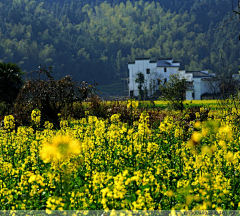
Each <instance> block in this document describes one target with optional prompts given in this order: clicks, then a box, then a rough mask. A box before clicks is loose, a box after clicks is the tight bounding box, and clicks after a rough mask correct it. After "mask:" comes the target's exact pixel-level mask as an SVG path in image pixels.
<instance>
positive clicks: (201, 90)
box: [128, 58, 219, 100]
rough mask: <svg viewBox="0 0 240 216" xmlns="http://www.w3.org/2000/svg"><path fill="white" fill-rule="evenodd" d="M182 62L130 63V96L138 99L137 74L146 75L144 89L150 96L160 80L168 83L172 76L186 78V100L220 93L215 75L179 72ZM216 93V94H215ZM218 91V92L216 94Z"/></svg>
mask: <svg viewBox="0 0 240 216" xmlns="http://www.w3.org/2000/svg"><path fill="white" fill-rule="evenodd" d="M179 68H180V62H178V61H174V60H173V59H159V60H158V61H151V60H150V59H149V58H138V59H135V61H134V62H128V69H129V84H128V87H129V88H128V89H129V96H131V97H132V96H133V97H137V96H138V94H139V90H138V83H136V81H135V80H136V79H137V77H138V76H137V74H138V73H142V74H143V75H144V84H143V88H146V89H147V90H148V96H151V95H153V94H154V93H155V92H156V91H157V90H158V88H159V85H160V80H159V79H161V80H163V81H164V82H168V80H169V76H170V75H171V74H176V75H179V76H180V78H185V79H186V80H187V81H188V83H189V85H188V88H187V90H186V92H185V95H186V100H194V99H195V100H201V99H202V96H203V95H204V94H206V93H207V94H209V93H210V94H213V93H217V92H219V89H217V81H218V80H217V79H216V78H214V76H215V74H209V73H208V71H184V70H179ZM214 91H215V92H214ZM216 91H217V92H216Z"/></svg>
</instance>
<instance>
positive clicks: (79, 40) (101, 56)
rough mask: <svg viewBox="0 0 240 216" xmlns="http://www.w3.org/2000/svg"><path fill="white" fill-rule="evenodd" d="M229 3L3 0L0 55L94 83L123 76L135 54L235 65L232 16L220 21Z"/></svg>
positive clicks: (211, 66) (187, 63)
mask: <svg viewBox="0 0 240 216" xmlns="http://www.w3.org/2000/svg"><path fill="white" fill-rule="evenodd" d="M234 4H235V5H234V6H237V3H236V0H234ZM231 10H232V1H230V0H208V1H202V0H196V1H192V0H158V1H149V2H146V1H143V0H140V1H135V0H131V1H130V0H123V1H120V0H108V1H103V0H94V1H93V0H45V1H43V0H36V1H31V0H12V1H10V0H1V2H0V61H4V62H14V63H17V64H19V66H20V67H21V68H22V69H23V70H26V71H27V72H29V71H31V70H37V68H38V66H39V64H42V65H43V64H45V65H46V66H53V71H54V72H55V76H56V77H59V78H60V77H62V76H64V75H67V74H70V75H72V76H73V77H75V78H76V79H78V80H86V81H89V82H92V83H93V82H94V80H95V81H96V82H98V83H99V84H108V83H113V82H117V81H119V80H120V79H121V78H125V77H126V76H127V62H128V61H131V60H134V58H136V57H150V58H152V59H157V58H169V57H173V58H174V59H175V60H180V61H181V66H182V69H186V70H197V69H201V70H204V69H205V70H211V71H213V72H215V73H220V72H224V73H229V72H237V70H238V64H239V42H238V34H239V30H240V26H239V25H238V24H237V20H238V17H235V18H233V19H232V20H231V21H230V22H228V23H227V24H226V26H225V27H223V28H221V26H223V25H224V22H225V21H226V20H227V19H229V18H230V16H232V15H233V13H228V12H229V11H231ZM218 28H220V29H219V30H216V29H218Z"/></svg>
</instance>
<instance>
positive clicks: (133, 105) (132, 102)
mask: <svg viewBox="0 0 240 216" xmlns="http://www.w3.org/2000/svg"><path fill="white" fill-rule="evenodd" d="M137 107H138V101H135V100H128V102H127V108H128V109H130V108H131V109H136V108H137Z"/></svg>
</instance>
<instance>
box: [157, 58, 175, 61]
mask: <svg viewBox="0 0 240 216" xmlns="http://www.w3.org/2000/svg"><path fill="white" fill-rule="evenodd" d="M158 60H159V61H169V60H173V59H172V58H165V59H158Z"/></svg>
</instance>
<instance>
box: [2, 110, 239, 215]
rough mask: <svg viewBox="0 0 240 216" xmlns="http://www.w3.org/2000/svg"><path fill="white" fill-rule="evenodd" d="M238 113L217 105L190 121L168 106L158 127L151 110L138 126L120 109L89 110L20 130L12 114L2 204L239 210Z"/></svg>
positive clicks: (5, 133) (4, 133)
mask: <svg viewBox="0 0 240 216" xmlns="http://www.w3.org/2000/svg"><path fill="white" fill-rule="evenodd" d="M203 112H205V111H204V110H203V109H200V112H199V113H200V114H201V113H203ZM227 114H228V115H227ZM237 114H238V113H237V112H235V111H232V110H229V111H227V112H225V111H224V112H222V111H220V110H211V112H209V113H208V116H207V117H206V119H207V120H206V121H204V122H201V121H200V119H197V120H194V121H190V120H185V121H186V122H184V121H182V120H179V117H178V116H179V112H168V115H167V116H166V117H165V118H164V119H163V120H162V121H161V122H159V125H158V127H157V128H155V129H153V128H151V127H150V123H149V113H148V112H146V111H145V112H142V113H141V116H140V118H139V120H138V121H135V122H133V125H132V126H130V125H128V124H126V123H124V122H121V120H120V115H119V114H115V115H113V116H111V117H110V118H109V119H105V120H104V119H100V118H97V117H95V116H89V115H87V116H86V118H82V119H68V120H62V121H61V123H60V125H61V126H60V129H59V130H55V129H53V124H52V123H50V122H45V124H44V128H41V129H40V128H37V129H36V130H34V129H33V128H32V127H23V126H22V127H19V128H18V129H17V131H15V130H12V129H13V126H14V119H13V117H5V118H6V120H5V122H7V124H5V125H6V128H5V129H6V130H0V208H1V209H2V210H25V209H27V210H31V209H35V210H37V209H43V208H44V209H45V210H48V211H50V210H63V209H71V210H93V209H94V210H97V209H104V210H112V209H115V210H122V209H123V210H173V211H174V210H179V209H181V210H188V209H191V210H204V209H215V210H221V209H222V210H226V209H228V210H240V204H239V203H240V198H239V197H240V196H239V195H240V194H239V193H240V192H239V191H240V187H239V185H240V165H239V164H240V134H239V122H238V118H237ZM36 116H40V115H39V114H38V115H35V117H36ZM184 116H186V115H184ZM189 116H190V115H189ZM195 117H196V116H195ZM197 117H199V116H197ZM36 118H37V117H36Z"/></svg>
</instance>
